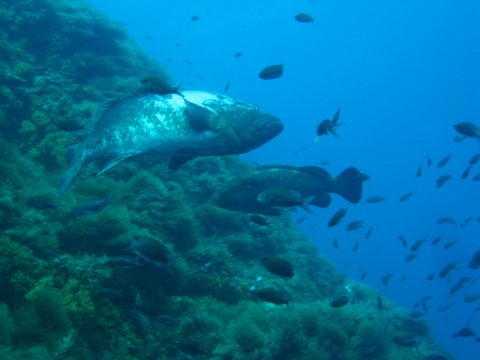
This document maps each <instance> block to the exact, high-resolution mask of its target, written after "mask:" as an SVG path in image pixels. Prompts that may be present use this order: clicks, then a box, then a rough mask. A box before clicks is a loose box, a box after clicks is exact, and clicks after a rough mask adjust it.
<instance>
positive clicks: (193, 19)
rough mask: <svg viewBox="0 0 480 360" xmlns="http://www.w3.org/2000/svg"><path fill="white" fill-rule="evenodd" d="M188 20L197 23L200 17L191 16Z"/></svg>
mask: <svg viewBox="0 0 480 360" xmlns="http://www.w3.org/2000/svg"><path fill="white" fill-rule="evenodd" d="M190 20H192V21H198V20H200V16H198V15H193V16H192V17H191V18H190Z"/></svg>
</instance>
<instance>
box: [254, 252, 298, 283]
mask: <svg viewBox="0 0 480 360" xmlns="http://www.w3.org/2000/svg"><path fill="white" fill-rule="evenodd" d="M260 264H262V266H263V267H264V268H265V269H267V270H268V271H270V272H271V273H272V274H275V275H278V276H283V277H288V278H291V277H293V274H294V272H293V266H292V264H290V263H289V262H288V261H287V260H285V259H282V258H280V257H278V256H273V255H267V256H263V257H262V258H261V259H260Z"/></svg>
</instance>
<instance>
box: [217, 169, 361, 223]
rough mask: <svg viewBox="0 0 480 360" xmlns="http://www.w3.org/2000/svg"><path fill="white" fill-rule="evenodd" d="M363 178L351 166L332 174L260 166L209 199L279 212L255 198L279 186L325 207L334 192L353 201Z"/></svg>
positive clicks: (234, 207) (226, 205) (235, 206)
mask: <svg viewBox="0 0 480 360" xmlns="http://www.w3.org/2000/svg"><path fill="white" fill-rule="evenodd" d="M363 181H365V176H364V174H362V173H361V172H360V171H358V170H357V169H356V168H354V167H349V168H347V169H345V170H343V171H342V172H341V173H340V174H338V175H337V176H336V177H332V176H331V175H330V174H329V173H328V172H327V171H326V170H324V169H322V168H319V167H317V166H289V165H271V166H260V167H257V168H255V169H253V170H252V171H251V172H249V173H248V174H245V175H243V176H241V177H239V178H236V179H234V180H232V182H231V183H228V184H226V185H225V187H224V188H222V189H220V190H219V191H218V192H217V193H216V194H214V196H213V197H212V199H211V200H212V203H213V204H214V205H216V206H218V207H221V208H224V209H227V210H233V211H241V212H247V213H257V214H264V215H280V214H281V213H282V211H281V209H279V208H277V207H272V206H270V205H269V204H264V203H262V202H260V201H258V195H259V194H261V193H262V192H264V191H266V190H268V189H273V188H275V189H278V188H280V189H285V190H290V191H295V192H298V193H299V194H300V196H301V197H302V198H307V197H313V199H312V200H311V201H310V202H309V205H314V206H317V207H327V206H328V205H329V204H330V201H331V198H330V195H329V193H336V194H338V195H340V196H342V197H343V198H344V199H346V200H348V201H349V202H351V203H353V204H356V203H358V202H359V201H360V199H361V197H362V182H363Z"/></svg>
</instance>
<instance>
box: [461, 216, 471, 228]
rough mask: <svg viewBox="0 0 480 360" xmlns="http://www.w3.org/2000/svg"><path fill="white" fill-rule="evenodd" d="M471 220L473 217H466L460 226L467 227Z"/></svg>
mask: <svg viewBox="0 0 480 360" xmlns="http://www.w3.org/2000/svg"><path fill="white" fill-rule="evenodd" d="M470 221H472V217H468V218H466V219H465V220H463V221H462V223H461V224H460V227H461V228H464V227H467V225H468V224H470Z"/></svg>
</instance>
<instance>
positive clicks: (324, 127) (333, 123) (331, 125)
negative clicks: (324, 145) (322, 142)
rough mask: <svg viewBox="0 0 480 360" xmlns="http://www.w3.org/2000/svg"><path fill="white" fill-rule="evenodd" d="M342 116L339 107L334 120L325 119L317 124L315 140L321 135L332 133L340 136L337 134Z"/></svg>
mask: <svg viewBox="0 0 480 360" xmlns="http://www.w3.org/2000/svg"><path fill="white" fill-rule="evenodd" d="M339 117H340V108H338V110H337V112H336V113H335V115H333V118H332V120H330V119H325V120H323V121H322V122H321V123H320V124H318V126H317V138H316V139H315V141H318V139H319V138H320V136H323V135H328V134H332V135H333V136H335V137H337V138H340V136H338V134H337V127H338V126H339V125H340V124H339V123H338V119H339Z"/></svg>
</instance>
